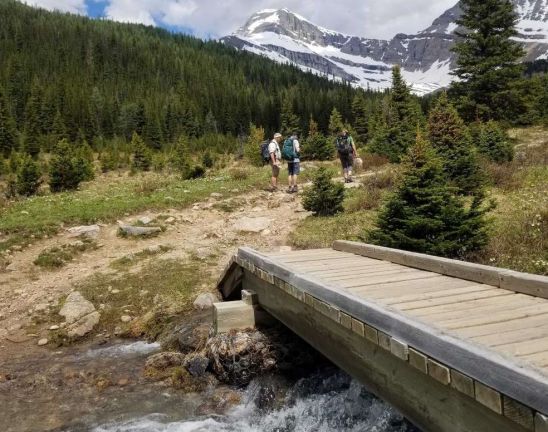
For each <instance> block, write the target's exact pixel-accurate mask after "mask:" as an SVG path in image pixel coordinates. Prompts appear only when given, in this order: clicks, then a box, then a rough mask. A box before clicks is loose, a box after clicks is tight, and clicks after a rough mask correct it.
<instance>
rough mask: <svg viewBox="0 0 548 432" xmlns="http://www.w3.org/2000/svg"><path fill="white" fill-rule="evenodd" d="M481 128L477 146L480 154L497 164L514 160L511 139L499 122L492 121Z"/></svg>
mask: <svg viewBox="0 0 548 432" xmlns="http://www.w3.org/2000/svg"><path fill="white" fill-rule="evenodd" d="M479 128H480V129H479V136H478V143H477V146H478V150H479V151H480V153H482V154H483V155H484V156H486V157H487V158H489V159H490V160H492V161H493V162H496V163H504V162H510V161H512V159H514V147H513V146H512V143H511V142H510V137H509V136H508V134H507V133H506V132H505V131H504V129H502V128H501V127H500V125H499V124H498V123H497V122H495V121H493V120H490V121H488V122H487V123H485V124H482V125H480V126H479Z"/></svg>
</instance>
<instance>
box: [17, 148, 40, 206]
mask: <svg viewBox="0 0 548 432" xmlns="http://www.w3.org/2000/svg"><path fill="white" fill-rule="evenodd" d="M40 178H41V173H40V167H39V165H38V163H37V162H36V161H35V160H34V159H32V158H31V157H30V156H28V155H25V156H24V157H23V159H22V160H21V162H20V164H19V168H18V169H17V180H16V190H17V193H18V194H19V195H24V196H31V195H35V194H36V192H38V189H39V188H40V184H41V181H40Z"/></svg>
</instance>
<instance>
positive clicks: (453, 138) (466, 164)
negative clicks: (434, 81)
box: [428, 92, 482, 194]
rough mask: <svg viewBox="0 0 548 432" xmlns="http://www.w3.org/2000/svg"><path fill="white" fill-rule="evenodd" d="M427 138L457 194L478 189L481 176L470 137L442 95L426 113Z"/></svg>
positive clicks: (445, 97) (457, 115)
mask: <svg viewBox="0 0 548 432" xmlns="http://www.w3.org/2000/svg"><path fill="white" fill-rule="evenodd" d="M428 138H429V140H430V143H431V144H432V146H433V147H434V149H435V150H436V151H437V152H438V155H439V156H441V158H442V162H443V169H444V171H445V174H446V175H447V177H448V178H449V180H450V181H451V182H452V183H453V185H454V186H456V187H457V188H459V191H460V192H461V193H463V194H472V193H474V192H476V191H478V190H480V189H481V186H482V176H481V173H480V167H479V164H478V162H477V159H476V156H475V153H474V150H473V148H472V143H471V137H470V134H469V133H468V129H467V128H466V126H465V124H464V121H463V120H462V119H461V118H460V117H459V114H458V113H457V110H456V109H455V108H454V107H453V105H451V103H450V102H449V100H448V98H447V93H445V92H444V93H442V95H441V96H440V97H439V99H438V100H437V102H436V104H435V105H434V107H433V108H432V110H431V111H430V116H429V119H428Z"/></svg>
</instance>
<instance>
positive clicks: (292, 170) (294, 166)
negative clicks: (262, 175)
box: [282, 132, 301, 194]
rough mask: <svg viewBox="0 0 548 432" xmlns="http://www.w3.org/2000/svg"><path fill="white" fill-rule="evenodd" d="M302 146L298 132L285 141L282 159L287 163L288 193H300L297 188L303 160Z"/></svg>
mask: <svg viewBox="0 0 548 432" xmlns="http://www.w3.org/2000/svg"><path fill="white" fill-rule="evenodd" d="M300 151H301V145H300V144H299V136H298V133H297V132H293V134H292V135H291V136H290V137H289V138H287V139H286V140H285V141H284V145H283V147H282V157H283V158H284V160H286V161H287V171H288V181H289V187H288V189H287V191H286V192H287V193H289V194H292V193H297V192H299V187H298V186H297V177H298V175H299V174H300V172H301V166H300V165H301V159H300Z"/></svg>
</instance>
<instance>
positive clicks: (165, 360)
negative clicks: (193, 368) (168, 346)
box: [145, 351, 185, 370]
mask: <svg viewBox="0 0 548 432" xmlns="http://www.w3.org/2000/svg"><path fill="white" fill-rule="evenodd" d="M184 361H185V355H184V354H182V353H180V352H175V351H166V352H161V353H158V354H153V355H151V356H150V357H149V358H147V360H146V363H145V367H146V368H152V369H159V370H162V369H167V368H169V367H175V366H183V364H184Z"/></svg>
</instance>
